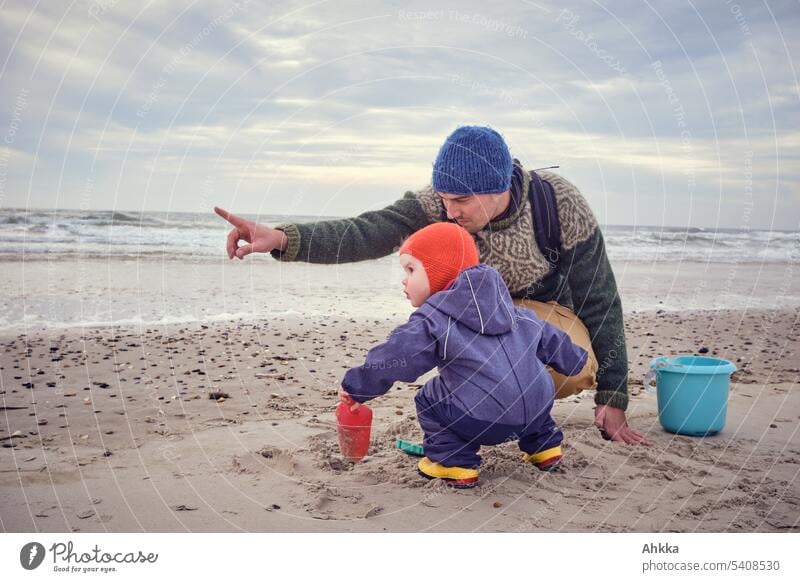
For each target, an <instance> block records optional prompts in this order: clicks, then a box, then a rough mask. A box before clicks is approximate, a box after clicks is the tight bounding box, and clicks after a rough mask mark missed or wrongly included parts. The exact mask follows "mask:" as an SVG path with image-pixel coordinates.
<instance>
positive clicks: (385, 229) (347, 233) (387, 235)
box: [271, 192, 429, 264]
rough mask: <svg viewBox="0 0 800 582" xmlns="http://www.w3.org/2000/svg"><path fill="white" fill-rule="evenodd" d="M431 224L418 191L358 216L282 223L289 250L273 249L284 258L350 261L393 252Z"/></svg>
mask: <svg viewBox="0 0 800 582" xmlns="http://www.w3.org/2000/svg"><path fill="white" fill-rule="evenodd" d="M428 224H429V221H428V218H427V216H426V215H425V212H424V211H423V209H422V205H421V204H420V203H419V200H418V199H417V197H416V195H415V194H414V193H413V192H406V193H405V195H404V196H403V198H401V199H400V200H398V201H397V202H395V203H394V204H392V205H390V206H387V207H386V208H383V209H381V210H373V211H370V212H364V213H363V214H360V215H358V216H356V217H355V218H342V219H339V220H320V221H318V222H310V223H306V224H280V225H278V226H276V227H275V229H276V230H279V231H283V232H284V233H285V235H286V237H287V239H288V242H287V245H286V248H285V250H283V251H281V250H279V249H277V248H276V249H274V250H272V251H271V252H272V256H273V257H275V258H276V259H279V260H281V261H305V262H308V263H326V264H334V263H350V262H353V261H366V260H368V259H377V258H379V257H385V256H386V255H389V254H391V253H392V252H393V251H394V250H395V248H397V247H398V246H400V243H401V242H402V240H403V239H404V238H405V237H407V236H409V235H410V234H412V233H413V232H416V231H417V230H419V229H421V228H423V227H425V226H427V225H428Z"/></svg>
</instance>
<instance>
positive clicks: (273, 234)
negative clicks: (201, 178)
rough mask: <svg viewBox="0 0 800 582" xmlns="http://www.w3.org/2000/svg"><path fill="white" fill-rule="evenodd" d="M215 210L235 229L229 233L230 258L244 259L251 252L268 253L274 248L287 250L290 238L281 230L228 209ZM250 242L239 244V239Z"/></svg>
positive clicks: (228, 247)
mask: <svg viewBox="0 0 800 582" xmlns="http://www.w3.org/2000/svg"><path fill="white" fill-rule="evenodd" d="M214 212H216V213H217V214H218V215H219V216H221V217H222V218H224V219H225V220H227V221H228V222H230V223H231V224H232V225H233V227H234V228H233V230H232V231H231V232H230V233H228V244H227V249H228V258H230V259H233V258H234V257H236V258H239V259H243V258H244V257H246V256H247V255H249V254H250V253H268V252H270V251H272V250H274V249H280V250H282V251H285V250H286V245H287V244H288V240H287V238H286V235H285V234H284V233H283V232H281V231H280V230H275V229H274V228H269V227H268V226H262V225H260V224H258V223H257V222H253V221H252V220H247V219H246V218H241V217H239V216H236V215H235V214H231V213H230V212H228V211H227V210H223V209H222V208H217V207H216V206H215V207H214ZM240 240H242V241H245V242H246V243H248V244H245V245H242V246H239V241H240Z"/></svg>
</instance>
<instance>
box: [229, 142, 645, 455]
mask: <svg viewBox="0 0 800 582" xmlns="http://www.w3.org/2000/svg"><path fill="white" fill-rule="evenodd" d="M536 176H537V174H534V173H529V172H528V171H526V170H525V169H524V168H523V167H522V164H520V163H519V161H518V160H514V159H512V157H511V154H510V152H509V150H508V146H507V145H506V143H505V141H504V140H503V138H502V136H500V134H499V133H497V132H496V131H494V130H493V129H491V128H488V127H477V126H465V127H460V128H458V129H456V130H455V131H454V132H453V133H452V134H450V136H449V137H448V138H447V140H446V141H445V143H444V145H443V146H442V147H441V149H440V150H439V154H438V156H437V158H436V161H435V163H434V167H433V180H432V183H431V185H429V186H427V187H425V188H423V189H422V190H420V191H418V192H406V193H405V195H404V196H403V198H402V199H400V200H398V201H397V202H395V203H394V204H392V205H391V206H388V207H386V208H384V209H382V210H377V211H371V212H365V213H363V214H361V215H359V216H357V217H356V218H353V219H341V220H329V221H320V222H316V223H313V224H282V225H279V226H277V227H275V228H269V227H266V226H263V225H260V224H257V223H255V222H253V221H250V220H245V219H242V218H240V217H237V216H234V215H232V214H230V213H228V212H227V211H225V210H222V209H220V208H215V209H214V210H215V211H216V212H217V214H219V215H220V216H221V217H222V218H224V219H226V220H227V221H228V222H230V223H231V224H232V225H233V226H234V229H233V230H232V231H231V232H230V234H229V235H228V241H227V250H228V256H229V257H230V258H231V259H233V258H234V257H236V258H239V259H242V258H244V257H245V256H247V255H248V254H250V253H253V252H270V253H272V256H273V257H275V258H276V259H279V260H282V261H298V260H301V261H307V262H312V263H328V264H332V263H344V262H351V261H364V260H368V259H376V258H379V257H383V256H386V255H389V254H391V253H393V252H395V251H396V250H397V248H398V247H399V246H400V244H401V242H402V241H403V239H405V238H406V237H407V236H409V235H410V234H411V233H413V232H416V231H417V230H419V229H421V228H424V227H425V226H427V225H429V224H432V223H434V222H439V221H443V220H450V221H454V222H456V223H458V224H460V225H461V226H463V227H464V228H465V229H466V230H467V231H468V232H469V233H470V234H472V236H473V238H474V240H475V242H476V244H477V246H478V250H479V252H480V259H481V262H483V263H486V264H488V265H490V266H492V267H494V268H495V269H497V270H498V271H499V272H500V274H501V275H502V276H503V280H504V281H505V283H506V285H507V286H508V288H509V291H510V293H511V296H512V297H513V298H514V300H515V303H517V304H519V305H522V306H525V307H529V308H531V309H533V310H534V311H535V312H536V313H537V315H539V317H540V318H541V319H544V320H546V321H549V322H550V323H552V324H554V325H556V326H557V327H559V328H561V329H563V330H564V331H565V332H567V334H569V335H570V337H571V339H572V340H573V341H574V342H575V343H576V344H578V345H581V347H583V348H585V349H587V351H589V355H590V357H589V359H588V361H587V363H586V366H585V368H584V370H583V371H582V372H581V374H579V375H577V376H574V377H564V376H561V375H559V374H558V373H556V372H555V371H550V373H551V375H552V376H553V379H554V381H555V384H556V391H557V395H556V396H557V397H558V398H563V397H565V396H568V395H570V394H575V393H577V392H580V391H581V390H585V389H593V388H596V390H597V392H596V394H595V403H596V405H597V406H596V408H595V426H597V428H598V429H599V430H600V433H601V435H602V436H603V438H606V439H610V440H614V441H618V442H624V443H629V444H643V445H647V444H649V443H648V442H647V440H646V439H645V438H644V436H643V435H642V434H640V433H639V432H637V431H635V430H633V429H632V428H631V427H629V426H628V424H627V421H626V419H625V410H626V408H627V406H628V394H627V379H628V378H627V377H628V360H627V352H626V348H625V332H624V326H623V319H622V304H621V301H620V298H619V295H618V293H617V285H616V281H615V279H614V273H613V272H612V270H611V265H610V264H609V262H608V258H607V256H606V252H605V243H604V241H603V236H602V233H601V231H600V228H599V226H598V224H597V220H596V219H595V217H594V214H593V213H592V211H591V209H590V208H589V205H588V203H587V202H586V200H585V199H584V198H583V196H582V195H581V193H580V192H579V191H578V189H577V188H576V187H575V186H573V185H572V184H571V183H570V182H568V181H567V180H565V179H563V178H561V177H560V176H558V175H556V174H553V173H551V172H542V173H541V174H540V175H539V176H540V177H541V179H542V180H543V181H544V182H546V183H548V184H549V185H550V186H551V187H552V190H553V192H554V195H555V201H556V207H557V214H558V222H559V223H560V230H561V232H560V248H559V249H558V252H557V257H556V258H555V260H553V257H546V256H545V254H544V252H543V251H542V250H541V248H540V245H537V239H536V229H535V224H536V221H535V220H534V217H533V214H532V204H531V199H530V197H529V194H530V193H531V192H532V190H531V188H532V187H533V186H532V184H531V180H532V179H536ZM240 241H245V242H246V243H247V244H244V245H242V246H239V243H240ZM573 311H574V312H573ZM598 362H602V367H601V366H600V365H599V364H598Z"/></svg>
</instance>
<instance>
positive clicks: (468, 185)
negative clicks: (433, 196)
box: [433, 125, 514, 194]
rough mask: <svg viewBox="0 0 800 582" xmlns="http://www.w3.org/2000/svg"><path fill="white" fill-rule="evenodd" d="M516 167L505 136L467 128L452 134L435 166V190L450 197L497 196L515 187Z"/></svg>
mask: <svg viewBox="0 0 800 582" xmlns="http://www.w3.org/2000/svg"><path fill="white" fill-rule="evenodd" d="M513 171H514V163H513V161H512V160H511V153H510V152H509V151H508V146H507V145H506V142H505V141H503V138H502V136H501V135H500V134H499V133H497V132H496V131H495V130H493V129H492V128H490V127H480V126H477V125H466V126H464V127H459V128H458V129H456V130H455V131H454V132H453V133H451V134H450V135H449V136H448V138H447V140H445V142H444V145H443V146H442V147H441V149H440V150H439V155H438V156H436V161H435V162H434V164H433V188H434V190H436V191H437V192H445V193H447V194H497V193H498V192H505V191H506V190H508V189H509V188H510V187H511V174H512V173H513Z"/></svg>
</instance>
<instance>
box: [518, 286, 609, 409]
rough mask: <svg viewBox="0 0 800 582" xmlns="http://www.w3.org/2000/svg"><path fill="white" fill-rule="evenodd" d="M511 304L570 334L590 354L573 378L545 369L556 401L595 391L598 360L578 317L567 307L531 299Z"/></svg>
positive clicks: (548, 367)
mask: <svg viewBox="0 0 800 582" xmlns="http://www.w3.org/2000/svg"><path fill="white" fill-rule="evenodd" d="M514 303H515V304H516V305H518V306H519V307H527V308H528V309H531V310H533V311H534V312H535V313H536V315H538V316H539V319H542V320H544V321H546V322H548V323H551V324H553V325H554V326H556V327H557V328H559V329H560V330H561V331H563V332H565V333H566V334H567V335H569V337H570V339H571V340H572V341H573V343H575V344H577V345H579V346H580V347H582V348H583V349H585V350H586V351H587V352H589V358H588V359H587V360H586V365H585V366H583V369H582V370H581V371H580V373H579V374H577V375H575V376H564V375H563V374H559V373H558V372H556V371H555V370H553V368H551V367H550V366H547V371H548V372H550V375H551V376H552V377H553V381H554V382H555V384H556V398H566V397H567V396H572V395H573V394H577V393H578V392H581V391H582V390H590V389H595V388H597V368H598V364H597V357H596V356H595V355H594V351H593V350H592V342H591V340H590V337H589V331H588V330H587V329H586V326H585V325H583V322H582V321H581V320H580V319H578V316H577V315H575V313H573V312H572V311H571V310H570V309H569V308H567V307H564V306H563V305H560V304H558V303H556V302H555V301H548V302H547V303H542V302H541V301H531V300H530V299H515V300H514Z"/></svg>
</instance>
